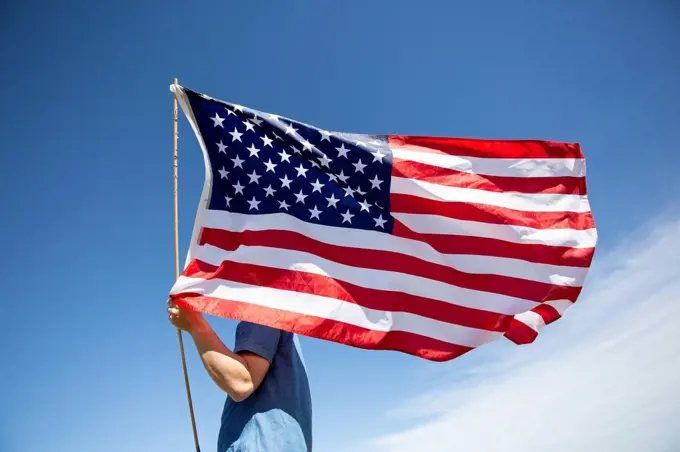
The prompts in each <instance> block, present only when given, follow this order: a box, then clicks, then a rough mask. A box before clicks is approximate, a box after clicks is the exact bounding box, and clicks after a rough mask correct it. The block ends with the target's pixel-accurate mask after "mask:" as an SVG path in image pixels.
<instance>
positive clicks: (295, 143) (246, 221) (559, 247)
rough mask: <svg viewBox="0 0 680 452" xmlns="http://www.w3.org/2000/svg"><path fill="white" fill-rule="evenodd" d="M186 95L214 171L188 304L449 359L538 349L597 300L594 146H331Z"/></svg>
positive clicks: (387, 140) (272, 118)
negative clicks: (590, 171)
mask: <svg viewBox="0 0 680 452" xmlns="http://www.w3.org/2000/svg"><path fill="white" fill-rule="evenodd" d="M174 91H175V95H176V96H177V97H178V99H179V101H180V104H181V106H182V109H183V111H184V113H185V114H186V116H187V118H188V119H189V122H190V123H191V124H192V127H193V129H194V131H195V133H196V136H197V138H198V141H199V142H200V145H201V148H202V150H203V154H204V159H205V165H206V177H205V185H204V189H203V195H202V198H201V201H200V206H199V209H198V213H197V216H196V222H195V227H194V233H193V236H192V239H191V244H190V250H189V254H188V257H187V262H186V267H185V269H184V272H183V273H182V276H181V277H180V279H179V280H178V281H177V282H176V284H175V285H174V287H173V288H172V290H171V298H172V299H173V300H174V302H175V303H176V304H178V305H180V306H183V307H187V308H191V309H195V310H198V311H201V312H205V313H208V314H212V315H217V316H223V317H228V318H232V319H237V320H247V321H250V322H255V323H260V324H264V325H268V326H272V327H275V328H279V329H283V330H288V331H292V332H295V333H299V334H303V335H307V336H312V337H317V338H322V339H326V340H331V341H335V342H339V343H343V344H347V345H351V346H355V347H360V348H368V349H388V350H398V351H402V352H405V353H409V354H412V355H416V356H420V357H423V358H426V359H431V360H436V361H443V360H449V359H452V358H455V357H457V356H460V355H462V354H463V353H466V352H468V351H470V350H472V349H474V348H475V347H479V346H481V345H484V344H486V343H488V342H491V341H493V340H496V339H498V338H500V337H501V336H503V335H506V336H507V337H508V338H509V339H511V340H513V341H515V342H517V343H528V342H531V341H533V340H534V338H535V337H536V335H537V332H538V330H539V328H541V327H542V326H544V325H547V324H549V323H551V322H553V321H555V320H556V319H558V318H560V316H562V315H563V314H564V312H565V311H566V310H567V309H568V308H569V307H570V306H571V305H572V304H573V303H574V302H575V301H576V299H577V297H578V295H579V293H580V292H581V287H582V285H583V282H584V280H585V278H586V274H587V272H588V269H589V266H590V263H591V259H592V257H593V252H594V250H595V244H596V241H597V233H596V229H595V224H594V222H593V217H592V215H591V212H590V205H589V203H588V199H587V196H586V183H585V160H584V157H583V155H582V154H581V151H580V148H579V145H578V144H567V143H558V142H549V141H534V140H527V141H499V140H495V141H492V140H472V139H459V138H434V137H417V136H392V135H390V136H387V135H358V134H351V133H341V132H330V131H327V130H322V129H319V128H316V127H313V126H310V125H308V124H304V123H301V122H298V121H294V120H292V119H288V118H284V117H281V116H277V115H273V114H268V113H263V112H260V111H256V110H253V109H250V108H246V107H242V106H240V105H234V104H230V103H226V102H221V101H217V100H214V99H212V98H210V97H208V96H205V95H202V94H198V93H196V92H194V91H191V90H188V89H186V88H182V87H176V88H175V89H174Z"/></svg>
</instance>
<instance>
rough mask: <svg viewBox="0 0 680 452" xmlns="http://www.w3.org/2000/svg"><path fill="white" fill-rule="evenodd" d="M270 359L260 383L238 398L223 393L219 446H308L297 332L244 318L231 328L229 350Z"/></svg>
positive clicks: (246, 449)
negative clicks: (233, 332) (232, 341)
mask: <svg viewBox="0 0 680 452" xmlns="http://www.w3.org/2000/svg"><path fill="white" fill-rule="evenodd" d="M244 351H247V352H251V353H255V354H257V355H260V356H262V357H263V358H265V359H266V360H267V361H269V363H270V366H269V371H268V372H267V375H266V376H265V377H264V380H262V383H261V384H260V387H259V388H257V390H256V391H255V392H254V393H253V394H251V395H250V397H248V398H247V399H246V400H244V401H242V402H234V401H233V400H231V398H227V401H226V402H225V404H224V411H223V413H222V427H221V428H220V433H219V438H218V442H217V450H218V452H254V451H257V452H280V451H286V452H298V451H299V452H303V451H304V452H308V451H311V450H312V399H311V394H310V390H309V380H308V379H307V372H306V370H305V365H304V362H303V358H302V353H301V350H300V344H299V342H298V338H297V337H296V336H295V335H294V334H292V333H289V332H286V331H281V330H277V329H274V328H269V327H266V326H262V325H257V324H253V323H248V322H241V323H239V324H238V326H237V328H236V343H235V345H234V352H235V353H239V352H244Z"/></svg>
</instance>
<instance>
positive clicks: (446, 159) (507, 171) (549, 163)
mask: <svg viewBox="0 0 680 452" xmlns="http://www.w3.org/2000/svg"><path fill="white" fill-rule="evenodd" d="M390 148H391V149H392V153H393V155H394V157H396V158H399V159H402V160H411V161H413V162H420V163H426V164H428V165H432V166H438V167H440V168H449V169H452V170H456V171H462V172H465V173H471V174H483V175H487V176H506V177H562V176H572V177H579V176H584V175H585V162H584V160H583V159H569V158H566V159H538V158H536V159H503V158H484V157H464V156H463V157H461V156H455V155H447V154H439V153H432V152H420V151H412V150H408V149H407V148H406V149H404V148H400V147H398V146H390Z"/></svg>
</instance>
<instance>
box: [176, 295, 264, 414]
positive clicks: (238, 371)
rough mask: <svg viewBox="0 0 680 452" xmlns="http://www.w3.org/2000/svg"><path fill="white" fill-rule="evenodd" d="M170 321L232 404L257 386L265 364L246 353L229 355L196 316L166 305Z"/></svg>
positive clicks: (249, 393)
mask: <svg viewBox="0 0 680 452" xmlns="http://www.w3.org/2000/svg"><path fill="white" fill-rule="evenodd" d="M168 315H169V319H170V322H171V323H172V324H173V325H174V326H175V327H177V328H179V329H181V330H184V331H186V332H187V333H189V334H190V335H191V337H192V339H193V341H194V344H195V345H196V349H197V350H198V354H199V356H200V357H201V361H202V362H203V365H204V366H205V369H206V370H207V371H208V374H209V375H210V377H211V378H212V379H213V381H214V382H215V384H217V386H219V387H220V388H221V389H222V390H223V391H225V392H226V393H227V394H229V396H230V397H231V398H232V399H233V400H234V401H235V402H240V401H242V400H245V399H247V398H248V397H249V396H250V395H251V394H252V393H253V392H255V390H256V389H257V388H258V387H259V386H260V384H261V383H262V380H263V379H264V377H265V375H266V374H267V371H268V370H269V361H267V360H266V359H265V358H263V357H261V356H259V355H256V354H254V353H250V352H241V353H239V354H237V353H234V352H232V351H231V350H229V348H228V347H227V346H226V345H224V343H223V342H222V341H221V340H220V338H219V337H218V336H217V334H215V332H214V331H213V329H212V328H211V326H210V324H208V322H207V321H206V320H205V319H204V318H203V316H202V315H201V314H200V313H198V312H194V311H191V310H188V309H180V308H179V307H177V306H175V305H173V304H172V303H170V302H168Z"/></svg>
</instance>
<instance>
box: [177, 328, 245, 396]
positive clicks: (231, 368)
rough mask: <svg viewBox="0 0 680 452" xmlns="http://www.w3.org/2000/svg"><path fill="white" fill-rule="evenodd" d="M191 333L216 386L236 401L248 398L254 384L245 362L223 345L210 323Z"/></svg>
mask: <svg viewBox="0 0 680 452" xmlns="http://www.w3.org/2000/svg"><path fill="white" fill-rule="evenodd" d="M190 333H191V337H192V338H193V340H194V344H195V345H196V350H198V354H199V355H200V357H201V361H203V365H204V366H205V369H206V370H207V371H208V374H209V375H210V378H212V379H213V381H214V382H215V384H217V386H219V387H220V388H221V389H222V390H223V391H225V392H226V393H227V394H229V396H230V397H231V398H232V399H234V400H235V401H241V400H243V399H245V398H247V397H248V395H250V394H251V393H252V391H253V382H252V379H251V376H250V372H249V371H248V367H247V366H246V362H245V360H244V359H243V358H242V357H241V356H239V355H237V354H236V353H234V352H232V351H231V350H229V348H227V346H226V345H224V344H223V343H222V341H221V340H220V338H219V337H217V334H215V332H214V331H213V330H212V328H211V327H210V325H209V324H208V322H205V324H204V325H201V326H200V327H198V328H196V329H194V330H193V331H191V332H190Z"/></svg>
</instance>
